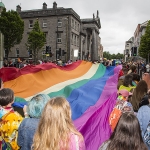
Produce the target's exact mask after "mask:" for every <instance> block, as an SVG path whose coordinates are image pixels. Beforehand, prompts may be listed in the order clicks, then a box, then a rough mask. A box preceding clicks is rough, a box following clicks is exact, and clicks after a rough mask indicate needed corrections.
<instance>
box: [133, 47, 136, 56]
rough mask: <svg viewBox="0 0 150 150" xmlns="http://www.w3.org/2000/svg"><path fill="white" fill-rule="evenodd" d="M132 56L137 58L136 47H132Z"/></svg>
mask: <svg viewBox="0 0 150 150" xmlns="http://www.w3.org/2000/svg"><path fill="white" fill-rule="evenodd" d="M133 56H137V47H134V49H133Z"/></svg>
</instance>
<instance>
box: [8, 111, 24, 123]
mask: <svg viewBox="0 0 150 150" xmlns="http://www.w3.org/2000/svg"><path fill="white" fill-rule="evenodd" d="M6 119H7V120H12V121H20V122H21V121H22V120H23V118H22V116H21V115H20V114H19V113H18V112H15V111H14V112H11V113H9V114H8V115H7V117H6Z"/></svg>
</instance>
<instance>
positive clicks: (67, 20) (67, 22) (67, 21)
mask: <svg viewBox="0 0 150 150" xmlns="http://www.w3.org/2000/svg"><path fill="white" fill-rule="evenodd" d="M65 20H66V56H65V60H66V61H67V59H68V56H69V54H68V24H69V17H68V16H67V18H65Z"/></svg>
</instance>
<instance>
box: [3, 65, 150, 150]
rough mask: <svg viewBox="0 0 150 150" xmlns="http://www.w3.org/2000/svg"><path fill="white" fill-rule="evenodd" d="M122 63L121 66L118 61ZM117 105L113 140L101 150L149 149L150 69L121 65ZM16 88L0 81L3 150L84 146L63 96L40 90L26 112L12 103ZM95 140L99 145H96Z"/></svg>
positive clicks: (81, 149) (57, 149) (112, 121)
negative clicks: (15, 107)
mask: <svg viewBox="0 0 150 150" xmlns="http://www.w3.org/2000/svg"><path fill="white" fill-rule="evenodd" d="M117 65H118V64H117ZM117 88H118V93H117V97H116V104H115V106H114V109H113V110H112V112H111V114H110V116H109V119H108V122H109V125H110V128H111V130H112V134H111V136H110V138H109V139H108V140H107V141H105V142H104V143H103V144H102V145H100V147H99V150H150V131H149V132H148V130H147V128H148V125H149V122H150V115H149V114H150V72H149V71H148V70H145V71H143V74H142V77H141V76H140V75H139V74H138V64H137V63H132V64H128V63H122V69H121V70H120V73H119V75H118V86H117ZM13 102H14V92H13V91H12V90H11V89H8V88H4V87H3V82H2V80H1V79H0V118H1V119H0V146H1V149H2V150H7V149H9V148H10V149H12V150H19V149H21V150H30V149H31V150H85V149H86V146H85V142H84V137H83V136H82V134H81V133H80V132H79V131H77V129H76V128H75V126H74V124H73V121H72V119H71V108H70V104H69V102H68V101H67V100H66V99H65V98H64V97H54V98H50V97H49V96H48V95H46V94H37V95H36V96H34V97H33V98H31V100H30V101H29V102H28V103H27V105H25V106H24V108H23V110H22V112H23V113H20V112H19V111H18V112H17V111H15V110H14V108H13V107H12V104H13ZM93 144H94V143H93Z"/></svg>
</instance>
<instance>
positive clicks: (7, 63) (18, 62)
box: [3, 58, 72, 69]
mask: <svg viewBox="0 0 150 150" xmlns="http://www.w3.org/2000/svg"><path fill="white" fill-rule="evenodd" d="M46 63H54V64H56V65H59V66H66V65H69V64H72V60H68V61H67V62H65V61H62V60H61V59H57V60H49V59H45V60H40V59H39V60H37V61H36V62H35V61H34V60H32V59H25V58H22V59H20V58H18V59H9V60H7V59H5V60H4V63H3V67H16V68H20V69H21V68H23V67H25V66H28V65H39V64H46Z"/></svg>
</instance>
